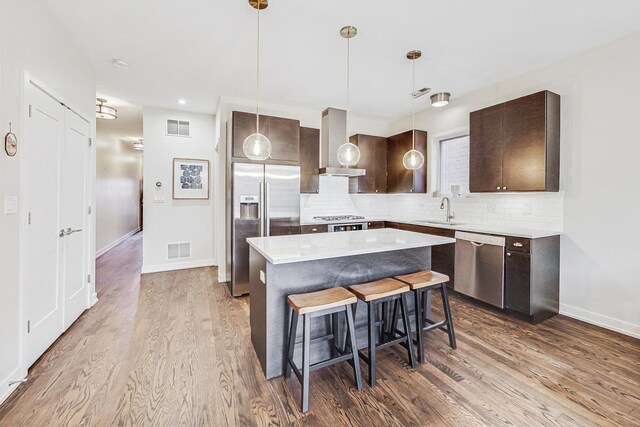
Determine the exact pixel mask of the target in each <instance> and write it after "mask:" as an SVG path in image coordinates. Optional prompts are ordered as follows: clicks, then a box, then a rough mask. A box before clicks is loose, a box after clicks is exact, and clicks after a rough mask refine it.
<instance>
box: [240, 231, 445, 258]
mask: <svg viewBox="0 0 640 427" xmlns="http://www.w3.org/2000/svg"><path fill="white" fill-rule="evenodd" d="M247 242H248V243H249V245H250V246H251V247H252V248H254V249H255V250H256V251H257V252H259V253H260V254H261V255H262V256H264V257H265V259H266V260H267V261H269V262H270V263H272V264H287V263H293V262H301V261H312V260H319V259H328V258H338V257H345V256H353V255H365V254H371V253H379V252H389V251H397V250H402V249H412V248H422V247H431V246H436V245H446V244H449V243H455V239H452V238H449V237H441V236H434V235H431V234H422V233H414V232H411V231H404V230H397V229H391V228H382V229H373V230H361V231H346V232H336V233H317V234H296V235H291V236H271V237H252V238H249V239H247Z"/></svg>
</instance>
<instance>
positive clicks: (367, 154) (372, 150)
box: [349, 135, 387, 193]
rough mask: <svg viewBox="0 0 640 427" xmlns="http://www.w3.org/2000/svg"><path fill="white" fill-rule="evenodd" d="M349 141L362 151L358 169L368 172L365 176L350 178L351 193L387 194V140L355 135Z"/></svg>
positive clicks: (379, 137) (378, 137)
mask: <svg viewBox="0 0 640 427" xmlns="http://www.w3.org/2000/svg"><path fill="white" fill-rule="evenodd" d="M349 141H350V142H351V143H353V144H355V145H357V146H358V148H359V149H360V161H359V162H358V165H357V167H358V168H359V169H364V170H366V175H365V176H359V177H355V178H349V192H350V193H386V192H387V138H384V137H381V136H371V135H353V136H352V137H351V138H349Z"/></svg>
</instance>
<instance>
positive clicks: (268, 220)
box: [264, 182, 271, 237]
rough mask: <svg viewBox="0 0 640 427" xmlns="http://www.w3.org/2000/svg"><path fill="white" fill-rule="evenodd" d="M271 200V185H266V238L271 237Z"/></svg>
mask: <svg viewBox="0 0 640 427" xmlns="http://www.w3.org/2000/svg"><path fill="white" fill-rule="evenodd" d="M269 205H270V200H269V183H268V182H267V183H265V184H264V222H265V229H266V234H265V235H266V236H267V237H269V236H270V235H271V212H270V207H269Z"/></svg>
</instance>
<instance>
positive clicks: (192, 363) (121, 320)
mask: <svg viewBox="0 0 640 427" xmlns="http://www.w3.org/2000/svg"><path fill="white" fill-rule="evenodd" d="M140 265H141V234H138V235H136V236H134V237H132V238H131V239H129V240H127V241H126V242H124V243H123V244H121V245H120V246H118V247H116V248H115V249H113V250H112V251H110V252H109V253H107V254H106V255H104V256H103V257H101V258H100V259H99V260H98V274H97V290H98V295H99V298H100V301H99V302H98V304H97V305H96V306H95V307H93V308H92V309H91V310H89V311H87V312H85V313H84V314H83V315H82V316H81V318H80V319H79V320H78V321H77V322H76V323H75V324H74V325H73V326H72V327H71V328H70V329H69V330H68V331H67V333H66V334H64V335H63V336H62V337H61V338H60V339H59V340H58V341H57V342H56V343H55V344H54V345H53V346H52V347H51V348H50V349H49V350H48V351H47V352H46V353H45V354H44V355H43V356H42V358H41V359H40V360H39V361H38V362H36V364H35V365H34V366H33V367H32V369H31V370H30V372H29V381H28V382H27V383H25V384H23V385H21V386H20V388H19V389H18V390H17V391H16V392H15V393H14V394H13V395H12V396H11V397H10V398H9V400H8V401H7V402H5V403H4V404H3V405H2V406H0V425H2V426H47V425H52V426H66V425H96V426H111V425H158V426H179V425H185V426H201V425H202V426H205V425H210V426H225V425H250V426H253V425H270V424H273V425H290V424H309V425H329V426H341V425H348V426H357V425H374V426H410V425H463V426H473V425H499V424H510V425H518V426H525V425H562V426H566V425H579V426H587V425H624V426H631V425H639V416H640V413H639V412H638V409H637V408H639V407H640V340H637V339H634V338H630V337H627V336H623V335H620V334H616V333H613V332H610V331H607V330H604V329H601V328H597V327H594V326H591V325H587V324H585V323H581V322H578V321H576V320H572V319H569V318H566V317H562V316H556V317H555V318H553V319H550V320H548V321H545V322H543V323H542V324H540V325H537V326H532V325H530V324H527V323H524V322H521V321H518V320H514V319H513V318H508V317H506V316H504V315H502V314H500V313H497V312H495V311H493V310H490V309H487V308H484V307H479V306H477V305H475V304H473V303H470V302H469V301H468V300H466V299H462V298H460V297H457V296H455V295H453V296H452V297H451V306H452V311H453V318H454V322H455V325H456V332H457V341H458V349H457V350H451V349H450V348H449V347H448V345H447V336H446V334H445V333H443V332H431V333H429V334H427V362H426V363H425V364H424V365H422V366H419V367H418V368H417V369H411V368H410V367H409V366H408V365H407V363H406V361H405V359H406V353H405V351H404V349H403V348H397V349H395V348H391V349H387V350H382V351H380V353H379V359H378V375H379V376H378V382H377V385H376V387H375V388H369V387H368V386H366V385H365V388H364V389H363V390H362V391H361V392H358V391H357V390H356V389H355V387H354V384H353V380H352V372H351V367H350V366H349V365H347V364H345V363H343V364H340V365H337V366H334V367H331V368H328V369H324V370H320V371H317V372H314V373H312V374H311V402H310V411H309V413H308V414H306V415H304V414H302V413H300V411H299V393H300V387H299V385H298V383H297V381H296V380H295V379H294V378H292V379H290V380H288V381H285V380H284V379H283V378H276V379H274V380H271V381H266V380H265V379H264V376H263V375H262V372H261V370H260V366H259V364H258V360H257V357H256V355H255V353H254V351H253V348H252V346H251V341H250V330H249V320H248V313H249V299H248V298H241V299H234V298H232V297H231V296H230V295H229V291H228V289H227V287H226V286H222V285H219V284H218V283H217V282H216V277H217V273H216V270H215V269H214V268H199V269H192V270H183V271H175V272H167V273H157V274H149V275H145V276H143V277H142V279H140V276H139V271H140ZM434 304H435V307H436V308H435V309H434V312H435V313H436V315H438V314H441V310H438V308H439V307H438V304H439V300H438V297H437V296H434ZM363 375H364V376H365V380H366V373H365V372H364V371H363Z"/></svg>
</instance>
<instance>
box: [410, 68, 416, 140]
mask: <svg viewBox="0 0 640 427" xmlns="http://www.w3.org/2000/svg"><path fill="white" fill-rule="evenodd" d="M412 62H413V81H412V83H411V85H412V86H411V87H412V88H411V116H412V124H411V129H412V130H411V134H412V139H413V141H412V149H413V150H415V149H416V97H415V96H414V95H415V92H416V59H415V58H413V61H412Z"/></svg>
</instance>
